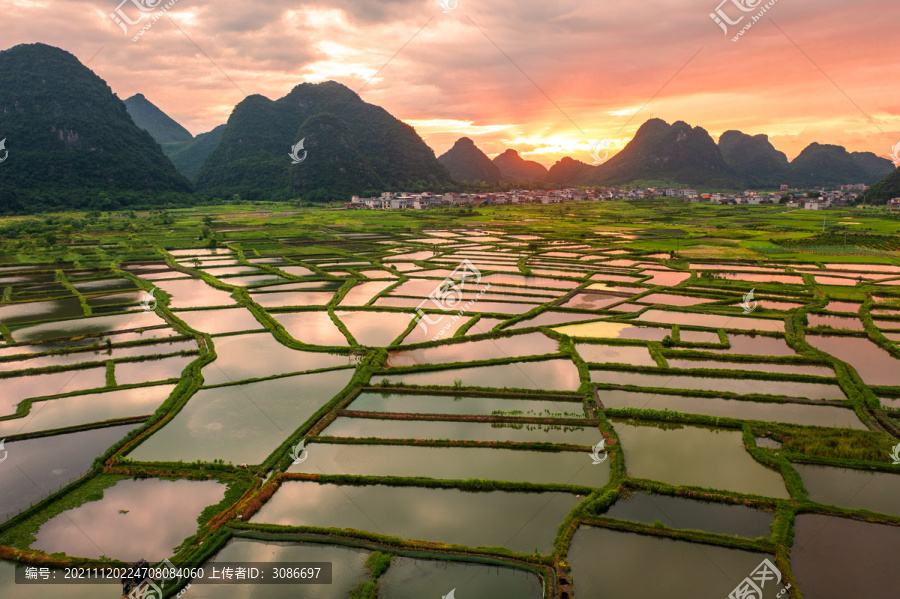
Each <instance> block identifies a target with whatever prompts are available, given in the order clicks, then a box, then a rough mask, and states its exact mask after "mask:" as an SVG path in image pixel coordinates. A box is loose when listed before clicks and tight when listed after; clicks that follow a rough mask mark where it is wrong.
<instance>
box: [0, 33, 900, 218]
mask: <svg viewBox="0 0 900 599" xmlns="http://www.w3.org/2000/svg"><path fill="white" fill-rule="evenodd" d="M2 138H5V139H6V150H8V151H9V152H10V154H9V159H8V160H6V161H5V162H4V163H3V164H2V166H0V212H3V213H9V212H30V211H35V210H41V209H50V208H64V207H98V206H99V207H105V208H115V207H123V206H127V205H130V204H145V205H148V204H153V203H159V202H173V201H176V202H181V203H183V202H185V201H186V202H190V201H191V199H190V198H191V197H194V196H188V199H186V200H184V199H178V198H175V196H173V195H172V194H176V195H177V194H192V193H195V192H199V193H200V194H201V196H206V197H220V198H231V197H232V196H233V195H234V194H238V195H240V196H241V197H242V198H243V199H251V200H255V199H292V198H294V199H295V198H301V199H304V200H308V201H309V200H312V201H327V200H348V199H349V196H350V195H353V194H359V195H364V194H375V193H378V192H380V191H386V190H408V191H426V190H431V191H439V192H440V191H451V190H459V191H463V190H466V189H468V188H469V187H470V186H475V187H476V188H479V189H484V188H485V186H488V187H487V188H490V186H494V187H495V188H500V187H501V186H503V187H504V188H509V187H510V186H520V187H526V186H529V185H551V186H556V187H570V186H602V187H610V186H624V185H629V184H641V183H647V182H651V181H652V182H654V183H656V184H666V185H685V186H692V187H702V188H722V189H745V188H776V187H777V186H779V185H781V184H788V185H790V186H792V187H799V188H808V187H813V186H816V185H818V186H834V185H839V184H849V183H867V184H875V183H876V182H878V181H879V180H881V179H884V180H883V181H881V182H880V183H877V185H874V186H873V189H872V191H871V192H870V193H869V194H868V195H867V200H868V201H873V202H883V201H885V200H887V199H890V198H891V197H897V196H898V195H900V181H898V177H900V175H897V171H896V170H895V169H894V166H893V164H892V163H891V162H890V161H889V160H886V159H884V158H880V157H878V156H876V155H875V154H872V153H871V152H853V153H850V152H847V151H846V150H845V149H844V148H843V147H841V146H835V145H825V144H818V143H812V144H810V145H809V146H808V147H806V148H805V149H804V150H803V151H802V152H801V153H800V154H799V155H798V156H797V157H796V158H795V159H794V160H793V161H788V160H787V157H786V156H785V155H784V154H783V153H782V152H779V151H778V150H776V149H775V148H774V147H773V146H772V144H771V143H770V142H769V139H768V137H767V136H765V135H754V136H751V135H747V134H745V133H742V132H740V131H726V132H725V133H723V134H722V136H721V137H720V138H719V141H718V143H716V142H715V141H714V140H713V139H712V137H711V136H710V135H709V133H707V131H706V130H705V129H703V128H702V127H691V126H690V125H688V124H687V123H685V122H682V121H678V122H675V123H673V124H671V125H670V124H668V123H666V122H665V121H663V120H661V119H650V120H648V121H647V122H645V123H644V124H643V125H642V126H641V127H640V128H639V129H638V131H637V133H636V134H635V136H634V138H633V139H632V140H631V141H630V142H629V143H628V144H627V145H626V146H625V147H624V148H623V149H622V150H621V151H620V152H619V153H618V154H616V155H615V156H613V157H612V158H610V159H609V160H606V161H605V162H603V163H602V164H599V165H593V164H587V163H585V162H582V161H580V160H576V159H574V158H571V157H565V158H563V159H561V160H559V161H558V162H557V163H556V164H554V165H553V166H552V167H551V168H550V169H549V170H548V169H547V168H545V167H544V166H542V165H541V164H539V163H537V162H534V161H528V160H525V159H523V158H522V157H521V156H520V155H519V154H518V152H516V151H515V150H512V149H509V150H506V151H505V152H503V153H502V154H500V155H498V156H497V157H495V158H494V159H493V160H491V159H489V158H488V157H487V155H486V154H485V153H484V152H482V151H481V150H480V149H479V148H478V147H477V146H476V144H475V142H473V141H472V140H471V139H469V138H466V137H464V138H461V139H459V140H458V141H457V142H456V143H455V144H454V146H453V147H452V148H451V149H450V150H448V151H447V152H446V153H444V154H443V155H442V156H441V157H440V158H436V157H435V154H434V152H433V151H432V150H431V148H429V147H428V146H427V145H426V144H425V142H424V141H423V140H422V138H421V137H419V135H418V134H417V133H416V131H415V130H414V129H413V128H412V127H410V126H409V125H407V124H406V123H403V122H402V121H400V120H398V119H396V118H395V117H393V116H391V115H390V114H389V113H388V112H387V111H385V110H384V109H383V108H380V107H378V106H375V105H372V104H368V103H366V102H364V101H363V100H362V99H361V98H360V97H359V96H358V95H357V94H356V93H355V92H353V91H352V90H350V89H349V88H347V87H345V86H344V85H341V84H339V83H336V82H333V81H328V82H324V83H318V84H313V83H303V84H300V85H298V86H296V87H295V88H294V89H293V90H292V91H291V92H290V93H289V94H287V95H286V96H285V97H283V98H280V99H278V100H270V99H268V98H265V97H263V96H260V95H252V96H248V97H247V98H245V99H244V100H243V101H241V102H240V103H239V104H238V105H237V106H236V107H235V108H234V110H233V111H232V113H231V116H230V117H229V118H228V122H227V123H226V124H224V125H220V126H218V127H216V128H215V129H213V130H212V131H209V132H207V133H203V134H201V135H198V136H196V137H194V136H192V135H191V133H190V132H189V131H187V129H185V128H184V127H183V126H181V125H180V124H179V123H177V122H176V121H175V120H174V119H172V118H171V117H169V116H168V115H166V114H165V113H164V112H163V111H162V110H160V109H159V108H158V107H156V106H155V105H154V104H153V103H152V102H150V100H148V99H147V98H145V97H144V96H143V95H142V94H136V95H134V96H132V97H130V98H128V99H127V100H125V101H124V102H123V101H121V100H119V99H118V98H117V97H116V96H115V94H114V93H113V92H112V90H111V89H110V88H109V86H107V85H106V83H105V82H104V81H103V80H102V79H100V78H99V77H98V76H97V75H95V74H94V73H93V72H92V71H91V70H90V69H88V68H87V67H85V66H84V65H82V64H81V63H80V62H79V61H78V59H77V58H75V56H73V55H71V54H69V53H68V52H66V51H64V50H61V49H59V48H54V47H52V46H47V45H45V44H26V45H20V46H15V47H13V48H10V49H9V50H5V51H2V52H0V139H2ZM300 142H302V144H300ZM298 144H299V145H298ZM293 148H297V149H298V152H299V153H298V157H299V156H302V160H295V159H292V157H291V156H289V154H291V153H292V149H293ZM176 169H177V171H176ZM885 177H887V178H885ZM191 181H193V185H192V184H191ZM179 197H180V196H179ZM173 198H175V199H173ZM197 199H199V198H197Z"/></svg>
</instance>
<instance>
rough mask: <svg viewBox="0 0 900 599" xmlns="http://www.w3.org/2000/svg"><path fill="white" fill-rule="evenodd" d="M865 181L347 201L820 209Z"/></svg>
mask: <svg viewBox="0 0 900 599" xmlns="http://www.w3.org/2000/svg"><path fill="white" fill-rule="evenodd" d="M866 189H868V186H867V185H863V184H854V185H842V186H840V187H839V188H837V189H822V188H819V187H816V188H814V189H812V190H808V191H807V190H799V189H792V188H789V187H788V186H787V185H782V186H781V189H780V190H779V191H778V192H761V191H754V190H750V189H748V190H746V191H743V192H740V193H737V192H735V193H703V192H698V191H697V190H696V189H690V188H687V189H676V188H663V187H647V188H643V189H641V188H634V189H617V188H611V189H594V190H582V189H572V188H569V189H560V190H525V189H520V190H513V191H504V192H488V193H471V194H467V193H445V194H435V193H432V192H422V193H407V192H385V193H382V194H381V195H380V196H379V197H374V198H361V197H359V196H353V198H352V199H351V201H350V202H347V203H346V207H347V208H350V209H361V210H366V209H368V210H404V209H412V210H424V209H428V208H442V207H455V206H481V205H493V206H502V205H511V204H558V203H561V202H571V201H575V202H579V201H587V202H602V201H612V200H640V199H649V198H663V197H672V198H683V199H684V201H685V202H689V203H699V202H705V203H712V204H747V205H759V204H778V203H782V201H783V200H784V203H785V205H786V206H787V207H788V208H799V209H805V210H822V209H825V208H831V207H841V206H846V205H849V204H853V203H854V202H855V201H856V200H857V198H858V197H859V196H860V195H861V193H862V192H863V191H865V190H866ZM888 207H889V208H891V209H892V210H894V209H900V198H895V199H893V200H891V201H890V202H889V204H888Z"/></svg>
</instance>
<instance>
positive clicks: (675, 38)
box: [0, 0, 900, 166]
mask: <svg viewBox="0 0 900 599" xmlns="http://www.w3.org/2000/svg"><path fill="white" fill-rule="evenodd" d="M121 1H122V0H90V1H88V0H0V10H2V14H3V16H4V18H3V19H2V21H0V40H3V41H2V49H6V48H8V47H11V46H14V45H17V44H20V43H32V42H43V43H46V44H51V45H54V46H59V47H61V48H64V49H66V50H68V51H69V52H72V53H73V54H75V55H76V56H77V57H78V58H79V59H80V60H81V61H82V63H88V62H89V61H90V62H89V64H88V66H89V67H90V68H91V69H92V70H93V71H94V72H95V73H97V74H98V75H99V76H100V77H102V78H103V79H105V80H106V81H107V83H108V84H109V85H110V87H112V89H113V91H114V92H115V93H116V94H118V96H119V97H120V98H122V99H125V98H127V97H129V96H131V95H133V94H135V93H143V94H144V95H145V96H146V97H147V98H148V99H149V100H150V101H151V102H153V103H154V104H156V105H157V106H159V107H160V108H161V109H162V110H164V111H165V112H166V113H167V114H168V115H169V116H171V117H172V118H174V119H175V120H177V121H178V122H179V123H181V124H182V125H184V126H185V127H186V128H187V129H188V130H190V131H191V132H192V133H194V134H198V133H202V132H205V131H208V130H209V129H212V128H213V127H215V126H216V125H218V124H220V123H224V122H225V121H226V120H227V118H228V115H229V114H230V113H231V110H232V109H233V107H234V106H235V104H237V103H238V102H240V101H241V99H243V98H244V97H245V96H246V95H249V94H262V95H264V96H267V97H269V98H272V99H277V98H280V97H282V96H284V95H285V94H287V93H288V92H289V91H290V90H291V88H292V87H294V86H295V85H297V84H298V83H302V82H317V81H324V80H328V79H333V80H336V81H339V82H341V83H344V84H345V85H347V86H348V87H350V88H351V89H353V90H354V91H357V90H360V89H361V90H362V91H361V92H360V95H361V97H362V98H363V99H364V100H365V101H367V102H370V103H373V104H377V105H380V106H383V107H384V108H385V109H387V110H388V111H389V112H390V113H391V114H393V115H394V116H396V117H397V118H399V119H402V120H403V121H405V122H407V123H409V124H410V125H412V126H414V127H415V128H416V130H417V131H418V132H419V134H420V135H421V136H422V137H423V138H424V139H425V141H426V142H427V143H428V144H429V145H430V146H431V147H432V148H433V149H434V151H435V153H436V154H438V155H440V154H442V153H443V152H445V151H446V150H447V149H448V148H449V147H450V146H451V145H452V144H453V142H454V141H455V140H456V139H457V138H459V137H461V136H468V137H471V138H472V139H474V140H475V143H476V144H477V145H478V146H479V147H480V148H481V149H482V150H484V151H485V152H487V153H488V154H489V155H495V154H497V153H500V152H502V151H504V150H505V149H506V148H514V149H516V150H518V151H519V152H520V153H521V154H522V155H523V156H524V157H526V158H528V159H532V160H537V161H539V162H541V163H543V164H545V165H547V166H550V165H552V164H553V163H554V162H555V161H556V160H558V159H559V158H560V157H561V156H563V155H571V156H573V157H574V158H578V159H580V160H583V161H585V162H590V161H591V158H590V155H589V154H588V151H589V149H590V147H591V145H592V144H593V142H594V141H596V140H601V139H609V140H611V141H612V145H611V150H612V153H614V152H615V151H616V150H618V149H621V148H622V147H623V146H624V145H625V144H626V143H627V142H628V141H629V140H630V139H631V137H632V136H633V135H634V133H635V131H636V130H637V128H638V127H639V126H640V125H641V124H642V123H643V122H644V121H646V120H647V119H648V118H650V117H651V116H653V117H657V118H662V119H665V120H666V121H668V122H670V123H671V122H674V121H677V120H683V121H686V122H688V123H690V124H691V125H694V126H701V127H703V128H705V129H706V130H707V131H709V133H710V134H711V135H712V136H713V138H714V139H718V136H719V135H721V133H722V132H724V131H726V130H728V129H739V130H741V131H744V132H745V133H750V134H756V133H766V134H768V135H769V137H770V139H771V141H772V143H773V144H774V145H775V147H776V148H778V149H779V150H781V151H783V152H785V153H786V154H787V155H788V157H789V158H793V157H794V156H796V155H797V154H798V153H799V152H800V151H801V150H802V149H803V148H804V147H805V146H806V145H808V144H809V143H811V142H813V141H818V142H820V143H833V144H839V145H843V146H845V147H847V149H848V150H850V151H872V152H875V153H877V154H879V155H885V154H887V153H888V152H889V151H890V149H891V146H893V145H894V144H896V143H898V142H900V89H898V87H900V85H898V84H900V36H898V35H897V31H896V28H897V24H898V23H900V2H893V1H886V0H856V1H854V2H846V1H844V0H778V1H777V2H775V3H774V5H773V6H771V8H769V9H768V11H767V12H766V14H765V15H764V16H763V17H762V18H761V19H760V20H759V21H758V22H756V23H755V24H753V27H752V28H751V29H749V30H747V31H746V32H745V33H744V35H743V36H742V37H741V38H740V39H739V40H738V41H737V42H733V41H731V38H732V36H733V35H735V34H736V33H737V31H738V30H739V28H740V27H741V26H743V25H745V24H746V23H747V22H748V21H749V20H750V19H749V15H753V14H756V13H757V12H758V11H759V10H762V8H763V6H764V4H765V2H761V1H760V0H727V1H726V4H723V5H722V11H723V12H724V13H725V14H726V15H729V16H730V18H731V19H733V20H734V19H737V17H738V16H740V15H747V16H746V17H745V18H744V20H743V21H742V22H741V23H740V24H739V25H735V26H731V27H730V28H729V34H728V35H727V36H726V35H725V34H724V33H723V31H722V29H721V28H720V27H719V26H718V25H717V24H716V23H715V22H713V20H712V19H711V18H710V13H711V12H713V11H715V10H716V8H717V5H718V2H719V1H720V0H640V1H635V0H628V1H625V0H606V1H604V2H588V1H586V0H584V1H575V0H541V1H537V0H523V1H517V0H459V2H458V6H457V7H456V8H455V10H452V11H451V12H449V13H444V12H443V11H442V9H441V7H440V6H439V5H438V2H437V1H436V0H309V1H297V0H291V1H288V0H265V1H263V0H253V1H249V0H177V2H176V3H175V4H174V6H173V7H172V8H171V9H169V10H168V12H167V13H166V15H165V16H163V17H162V18H161V19H160V20H158V22H156V23H155V24H154V25H153V26H152V28H150V29H149V30H147V31H146V32H145V34H144V35H143V37H141V38H140V39H139V41H137V42H133V41H131V38H132V36H134V35H136V33H137V31H138V30H139V29H140V27H141V26H140V25H133V26H129V27H128V35H127V36H126V35H125V33H124V32H123V30H122V29H121V28H120V26H119V25H117V24H116V23H115V22H114V21H113V20H112V19H111V18H110V16H109V15H110V13H112V12H113V11H115V10H116V8H117V7H118V6H119V5H120V2H121ZM167 1H170V0H167ZM447 1H448V2H452V0H447ZM132 2H136V3H141V2H144V3H145V4H149V6H151V7H152V6H154V5H156V3H157V2H158V0H127V2H126V4H124V5H123V6H122V11H123V12H124V13H125V14H126V15H130V16H131V18H132V19H136V18H137V17H138V15H140V14H142V13H141V11H140V10H139V9H138V8H137V7H136V6H135V5H134V4H132ZM741 2H742V3H743V4H744V5H745V6H746V5H749V6H753V7H756V8H754V10H753V11H752V12H741V10H740V9H739V8H738V7H736V5H735V4H734V3H741ZM165 4H166V1H163V2H162V3H161V4H159V6H157V10H159V8H161V7H162V6H165ZM147 14H149V15H152V14H153V13H152V12H150V13H147ZM385 65H386V66H385ZM382 67H383V68H382ZM379 69H380V70H379ZM376 73H377V74H376ZM373 76H374V78H373ZM870 119H871V120H870ZM873 121H874V122H873Z"/></svg>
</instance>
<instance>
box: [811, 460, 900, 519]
mask: <svg viewBox="0 0 900 599" xmlns="http://www.w3.org/2000/svg"><path fill="white" fill-rule="evenodd" d="M885 458H887V456H885ZM794 468H796V469H797V472H799V473H800V476H801V478H803V484H804V486H805V487H806V490H807V492H808V493H809V498H810V499H811V500H812V501H815V502H818V503H827V504H831V505H837V506H840V507H846V508H851V509H864V510H871V511H873V512H882V513H884V514H892V515H894V516H900V501H897V497H900V474H890V473H887V472H869V471H866V470H857V469H853V468H833V467H829V466H813V465H809V464H794Z"/></svg>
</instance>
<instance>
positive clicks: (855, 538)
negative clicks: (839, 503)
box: [791, 514, 900, 599]
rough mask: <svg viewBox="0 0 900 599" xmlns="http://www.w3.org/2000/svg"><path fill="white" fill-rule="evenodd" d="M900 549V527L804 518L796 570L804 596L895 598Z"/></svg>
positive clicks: (797, 529)
mask: <svg viewBox="0 0 900 599" xmlns="http://www.w3.org/2000/svg"><path fill="white" fill-rule="evenodd" d="M836 548H840V550H838V551H836V550H835V549H836ZM898 551H900V526H889V525H886V524H872V523H869V522H859V521H857V520H849V519H846V518H837V517H835V516H825V515H821V514H800V515H799V516H797V520H796V522H795V524H794V545H793V547H792V548H791V571H792V572H793V574H794V576H795V577H796V578H797V586H798V587H799V589H800V590H801V591H802V592H803V596H804V597H811V598H815V599H844V598H846V597H865V598H866V599H896V597H897V589H898V586H897V585H898V582H900V579H898V574H897V553H898Z"/></svg>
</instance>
